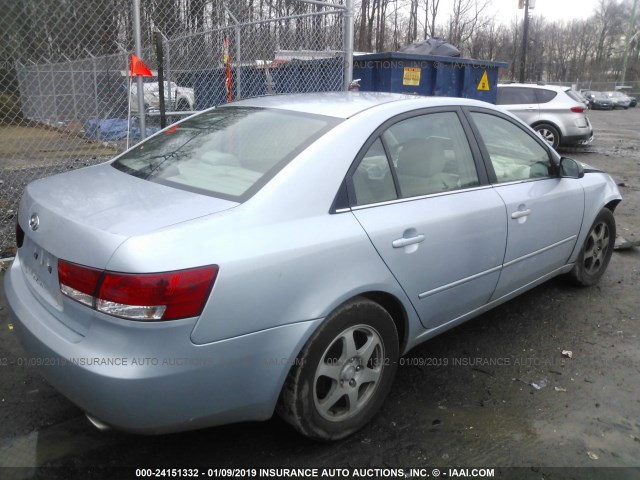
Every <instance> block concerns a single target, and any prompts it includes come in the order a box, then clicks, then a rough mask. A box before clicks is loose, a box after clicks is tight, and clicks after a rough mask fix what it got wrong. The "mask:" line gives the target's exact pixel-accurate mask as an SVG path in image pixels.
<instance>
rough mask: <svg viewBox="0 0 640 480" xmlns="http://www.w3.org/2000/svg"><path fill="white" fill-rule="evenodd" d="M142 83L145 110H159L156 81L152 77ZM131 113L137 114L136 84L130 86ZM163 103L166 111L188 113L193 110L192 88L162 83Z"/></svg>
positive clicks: (193, 95) (193, 96)
mask: <svg viewBox="0 0 640 480" xmlns="http://www.w3.org/2000/svg"><path fill="white" fill-rule="evenodd" d="M145 80H146V81H145V82H144V84H143V85H144V87H143V91H144V107H145V110H158V109H160V91H159V90H160V89H159V85H158V80H157V79H155V81H153V77H150V78H149V80H147V79H146V78H145ZM129 98H130V101H131V112H132V113H137V112H138V86H137V85H136V83H135V82H134V83H132V84H131V95H130V96H129ZM164 102H165V108H166V110H167V111H176V110H179V111H188V110H193V108H194V106H195V103H196V97H195V94H194V92H193V88H188V87H180V86H178V85H176V83H175V82H168V81H166V80H165V82H164Z"/></svg>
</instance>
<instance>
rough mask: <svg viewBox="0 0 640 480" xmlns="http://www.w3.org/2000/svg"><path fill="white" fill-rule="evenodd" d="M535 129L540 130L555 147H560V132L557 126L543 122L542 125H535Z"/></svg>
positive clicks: (543, 136)
mask: <svg viewBox="0 0 640 480" xmlns="http://www.w3.org/2000/svg"><path fill="white" fill-rule="evenodd" d="M533 129H534V130H535V131H536V132H538V133H539V134H540V135H541V136H542V138H544V139H545V140H546V141H547V143H549V145H551V146H552V147H553V148H554V149H555V148H558V145H560V132H559V131H558V129H557V128H556V127H554V126H553V125H549V124H548V123H541V124H540V125H536V126H535V127H533Z"/></svg>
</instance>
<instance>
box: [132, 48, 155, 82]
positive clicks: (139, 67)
mask: <svg viewBox="0 0 640 480" xmlns="http://www.w3.org/2000/svg"><path fill="white" fill-rule="evenodd" d="M129 75H130V76H132V77H133V76H134V75H140V76H141V77H153V73H151V70H149V68H148V67H147V66H146V65H145V64H144V62H143V61H142V60H140V58H139V57H138V56H137V55H134V54H133V53H132V54H131V71H130V73H129Z"/></svg>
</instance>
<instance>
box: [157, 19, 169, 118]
mask: <svg viewBox="0 0 640 480" xmlns="http://www.w3.org/2000/svg"><path fill="white" fill-rule="evenodd" d="M155 37H156V55H157V57H158V95H159V96H160V98H159V99H158V100H159V101H160V128H164V127H166V126H167V115H166V113H167V109H166V105H165V103H164V49H163V45H162V33H160V32H158V31H156V32H155ZM169 102H171V97H169Z"/></svg>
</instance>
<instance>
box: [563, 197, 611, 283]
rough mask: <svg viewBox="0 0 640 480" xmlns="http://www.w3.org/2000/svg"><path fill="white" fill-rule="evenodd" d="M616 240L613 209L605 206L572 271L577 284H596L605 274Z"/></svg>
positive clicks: (592, 227)
mask: <svg viewBox="0 0 640 480" xmlns="http://www.w3.org/2000/svg"><path fill="white" fill-rule="evenodd" d="M615 240H616V220H615V218H614V217H613V213H611V210H609V209H607V208H603V209H602V210H601V211H600V213H599V214H598V216H597V217H596V219H595V221H594V222H593V225H592V226H591V230H589V234H588V235H587V238H586V239H585V241H584V245H583V246H582V250H580V255H578V260H577V261H576V264H575V265H574V267H573V270H571V272H570V276H571V279H572V280H573V282H574V283H575V284H577V285H580V286H583V287H588V286H590V285H594V284H595V283H597V282H598V280H600V277H602V275H604V272H605V270H606V269H607V266H608V265H609V260H611V254H612V253H613V246H614V243H615Z"/></svg>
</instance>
